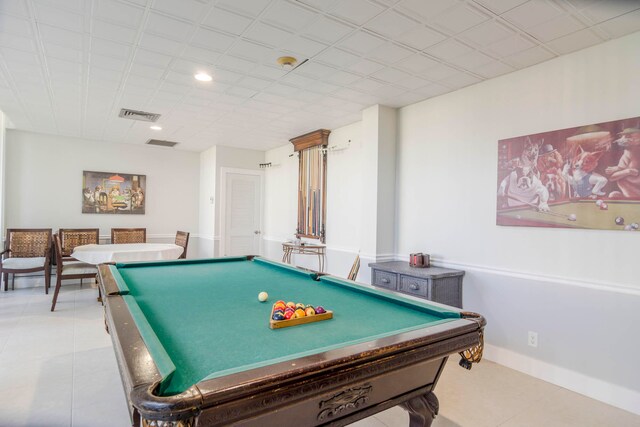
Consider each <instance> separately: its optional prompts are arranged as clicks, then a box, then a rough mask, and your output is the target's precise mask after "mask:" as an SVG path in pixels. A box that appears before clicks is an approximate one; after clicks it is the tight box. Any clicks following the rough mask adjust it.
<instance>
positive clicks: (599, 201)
mask: <svg viewBox="0 0 640 427" xmlns="http://www.w3.org/2000/svg"><path fill="white" fill-rule="evenodd" d="M603 203H604V202H603V201H602V200H600V199H598V200H596V205H597V206H600V205H601V204H603Z"/></svg>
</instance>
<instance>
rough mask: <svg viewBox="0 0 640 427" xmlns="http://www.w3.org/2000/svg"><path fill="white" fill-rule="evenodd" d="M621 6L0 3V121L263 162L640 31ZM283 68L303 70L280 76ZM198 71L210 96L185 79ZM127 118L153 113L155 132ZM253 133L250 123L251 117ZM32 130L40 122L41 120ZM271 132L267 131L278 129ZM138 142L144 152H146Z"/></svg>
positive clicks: (381, 0)
mask: <svg viewBox="0 0 640 427" xmlns="http://www.w3.org/2000/svg"><path fill="white" fill-rule="evenodd" d="M639 7H640V3H638V2H631V1H622V0H612V1H596V0H529V1H525V0H438V1H426V0H349V1H338V0H252V1H236V0H217V1H215V2H212V1H205V0H202V1H201V0H185V1H180V2H178V1H175V0H154V1H149V0H93V1H91V2H86V1H83V0H28V1H23V0H14V1H0V23H1V24H0V70H1V72H0V109H2V110H3V111H5V112H7V113H8V115H9V118H10V119H12V120H13V122H14V123H16V124H17V125H18V126H19V128H24V129H27V130H29V129H30V130H36V131H40V132H53V133H56V132H57V133H58V134H60V135H69V136H78V137H85V138H97V139H102V140H109V141H114V142H128V143H136V144H142V143H143V142H144V140H146V139H148V138H149V137H151V136H153V137H159V138H165V139H168V138H170V137H173V136H175V137H179V138H180V143H181V144H180V146H179V149H187V150H189V149H191V150H198V149H202V148H203V147H207V146H208V145H210V144H213V143H215V142H216V141H224V143H225V144H236V145H237V146H246V147H252V148H257V149H265V148H270V147H274V146H278V145H281V144H282V143H283V141H286V140H287V139H288V138H289V137H290V136H292V135H296V134H299V133H304V132H308V131H309V130H313V129H317V128H319V127H323V126H327V127H334V126H340V125H343V124H347V123H350V122H352V121H354V120H357V119H358V118H359V113H360V111H361V110H362V109H363V108H366V107H367V106H369V105H372V104H376V103H382V104H386V105H391V106H403V105H407V104H409V103H412V102H417V101H419V100H421V99H425V98H429V97H432V96H437V95H440V94H443V93H446V92H449V91H451V90H456V89H458V88H461V87H464V86H467V85H470V84H474V83H477V82H479V81H482V80H484V79H488V78H492V77H496V76H499V75H502V74H505V73H509V72H511V71H514V70H518V69H521V68H524V67H527V66H530V65H534V64H537V63H539V62H541V61H546V60H548V59H551V58H554V57H556V56H558V55H560V54H565V53H569V52H572V51H575V50H578V49H581V48H584V47H586V46H591V45H593V44H596V43H600V42H602V41H606V40H609V39H611V38H613V37H618V36H621V35H624V34H628V33H630V32H633V31H638V30H640V9H639ZM281 55H293V56H295V57H297V59H298V65H299V66H298V67H297V68H295V69H293V70H285V69H283V68H281V67H279V66H278V65H277V64H276V58H277V57H278V56H281ZM197 72H207V73H210V74H211V75H212V77H213V81H211V82H197V81H195V80H194V79H193V75H194V74H195V73H197ZM122 107H128V108H131V107H138V108H139V109H144V110H148V111H154V112H159V113H161V114H163V116H162V118H161V122H163V123H161V125H162V126H163V128H164V130H163V131H160V132H158V133H153V132H151V131H150V130H149V129H148V126H146V125H145V126H135V125H132V124H131V123H126V121H124V120H123V119H120V118H118V117H117V111H118V110H119V108H122ZM249 116H250V117H253V118H254V120H247V119H246V118H247V117H249ZM41 118H42V120H40V119H41ZM276 121H277V123H276ZM143 138H144V140H143Z"/></svg>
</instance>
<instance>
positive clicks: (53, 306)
mask: <svg viewBox="0 0 640 427" xmlns="http://www.w3.org/2000/svg"><path fill="white" fill-rule="evenodd" d="M61 284H62V277H60V276H59V275H57V274H56V289H55V291H53V300H52V301H51V311H53V310H55V309H56V303H57V302H58V292H60V285H61Z"/></svg>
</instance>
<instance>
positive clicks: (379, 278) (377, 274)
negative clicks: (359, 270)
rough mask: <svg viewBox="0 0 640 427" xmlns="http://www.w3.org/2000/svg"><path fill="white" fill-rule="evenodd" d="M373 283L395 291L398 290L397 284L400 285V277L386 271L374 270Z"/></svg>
mask: <svg viewBox="0 0 640 427" xmlns="http://www.w3.org/2000/svg"><path fill="white" fill-rule="evenodd" d="M372 282H373V283H372V284H373V285H374V286H380V287H382V288H387V289H393V290H394V291H395V290H396V289H397V284H398V275H397V274H395V273H389V272H386V271H381V270H373V281H372Z"/></svg>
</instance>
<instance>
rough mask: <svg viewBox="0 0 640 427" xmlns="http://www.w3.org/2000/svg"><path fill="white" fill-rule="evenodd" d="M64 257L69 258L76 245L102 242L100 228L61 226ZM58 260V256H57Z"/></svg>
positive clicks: (59, 232) (60, 235) (59, 235)
mask: <svg viewBox="0 0 640 427" xmlns="http://www.w3.org/2000/svg"><path fill="white" fill-rule="evenodd" d="M58 237H59V239H60V249H61V255H62V258H69V257H71V254H72V253H73V250H74V249H75V248H76V246H82V245H91V244H94V245H97V244H98V243H100V229H98V228H61V229H60V230H58ZM56 262H57V258H56Z"/></svg>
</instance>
